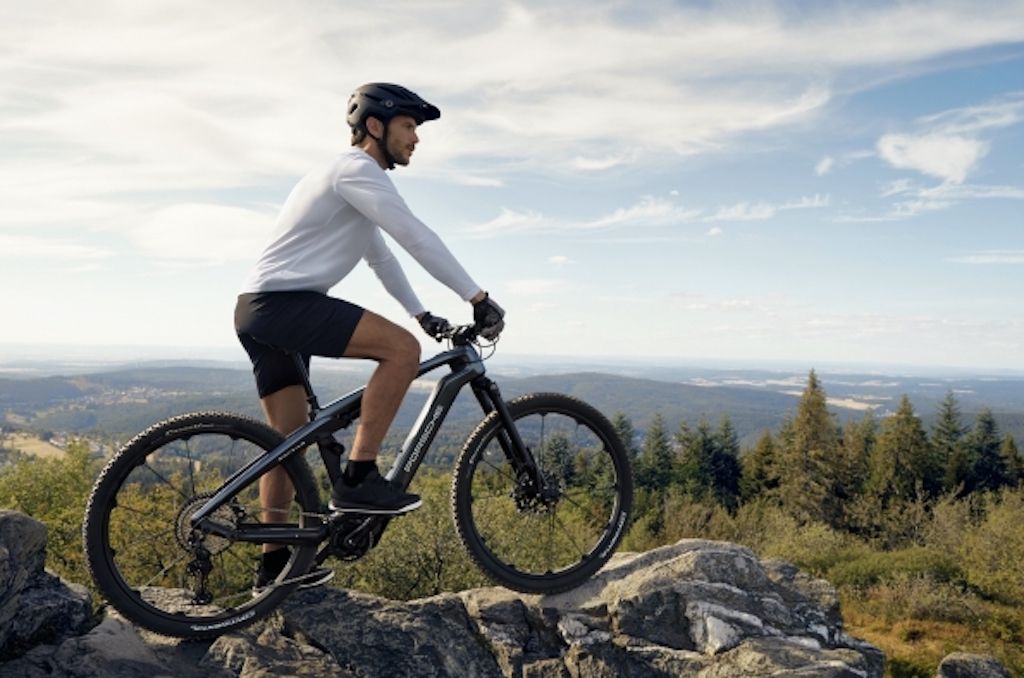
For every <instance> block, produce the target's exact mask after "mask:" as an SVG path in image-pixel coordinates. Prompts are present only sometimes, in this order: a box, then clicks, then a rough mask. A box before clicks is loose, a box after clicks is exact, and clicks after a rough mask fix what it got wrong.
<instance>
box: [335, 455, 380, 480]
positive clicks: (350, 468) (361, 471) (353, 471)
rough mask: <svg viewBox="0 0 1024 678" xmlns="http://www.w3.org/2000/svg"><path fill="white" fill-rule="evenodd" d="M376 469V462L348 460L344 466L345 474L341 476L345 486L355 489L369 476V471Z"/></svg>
mask: <svg viewBox="0 0 1024 678" xmlns="http://www.w3.org/2000/svg"><path fill="white" fill-rule="evenodd" d="M375 468H377V460H376V459H371V460H370V461H352V460H351V459H349V461H348V463H347V464H345V472H344V473H343V474H341V477H342V479H343V480H344V481H345V484H346V485H348V486H349V487H355V486H356V485H358V484H359V483H361V482H363V480H364V479H365V478H366V476H368V475H369V474H370V471H372V470H373V469H375Z"/></svg>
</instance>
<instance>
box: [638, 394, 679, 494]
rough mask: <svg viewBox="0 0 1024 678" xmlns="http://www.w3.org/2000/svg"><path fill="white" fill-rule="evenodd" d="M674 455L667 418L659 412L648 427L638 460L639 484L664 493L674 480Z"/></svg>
mask: <svg viewBox="0 0 1024 678" xmlns="http://www.w3.org/2000/svg"><path fill="white" fill-rule="evenodd" d="M672 456H673V455H672V445H671V443H670V442H669V437H668V433H667V432H666V431H665V420H664V418H663V417H662V416H661V413H660V412H657V413H655V415H654V417H652V418H651V423H650V425H648V427H647V434H646V435H645V436H644V447H643V451H642V452H641V453H640V457H639V459H638V460H637V484H638V485H641V486H642V487H646V488H648V489H650V490H653V491H656V492H662V493H663V492H664V491H665V490H666V489H668V486H669V484H670V483H671V482H672V475H673V466H674V465H673V463H672V462H673V459H672Z"/></svg>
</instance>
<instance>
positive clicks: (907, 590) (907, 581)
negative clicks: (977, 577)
mask: <svg viewBox="0 0 1024 678" xmlns="http://www.w3.org/2000/svg"><path fill="white" fill-rule="evenodd" d="M863 600H864V601H870V602H865V603H864V604H865V606H867V607H870V608H871V609H872V610H873V611H874V613H875V615H876V616H877V617H878V618H880V619H884V620H886V621H888V622H895V621H899V620H902V619H915V620H918V621H937V622H951V623H955V624H970V623H976V622H977V621H978V619H979V618H980V616H981V615H983V610H982V606H981V605H980V601H978V600H977V599H976V598H974V597H973V596H971V595H970V594H968V593H966V592H964V591H963V589H962V588H960V587H958V586H956V585H954V584H951V583H948V582H940V581H936V580H934V579H932V578H931V577H929V576H927V575H921V574H897V575H894V576H893V577H892V578H890V579H889V580H887V581H884V582H881V583H879V584H875V585H874V586H871V587H869V588H867V590H865V591H864V594H863Z"/></svg>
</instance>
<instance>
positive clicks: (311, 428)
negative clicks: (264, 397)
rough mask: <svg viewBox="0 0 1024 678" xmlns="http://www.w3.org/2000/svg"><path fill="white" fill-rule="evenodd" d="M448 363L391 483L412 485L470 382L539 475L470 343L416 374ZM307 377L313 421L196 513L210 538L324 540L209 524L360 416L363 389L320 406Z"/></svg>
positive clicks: (512, 450)
mask: <svg viewBox="0 0 1024 678" xmlns="http://www.w3.org/2000/svg"><path fill="white" fill-rule="evenodd" d="M445 365H447V366H449V367H450V368H451V372H450V373H449V374H445V375H444V376H442V377H441V378H440V379H439V380H438V381H437V383H436V384H435V385H434V390H433V391H432V392H431V394H430V397H428V398H427V401H426V403H424V404H423V408H422V409H421V410H420V413H419V416H418V417H417V419H416V422H415V424H414V425H413V427H412V430H411V431H410V432H409V435H408V436H407V437H406V439H405V442H404V443H403V444H402V450H401V452H400V453H399V455H398V457H397V458H396V459H395V463H394V465H392V467H391V470H389V471H388V473H387V475H386V477H387V478H388V480H391V481H393V482H395V483H397V484H398V485H400V486H401V487H402V488H403V489H405V488H407V487H408V486H409V483H411V482H412V479H413V477H414V476H415V475H416V470H417V469H418V468H419V466H420V464H421V463H422V461H423V457H424V456H425V453H426V450H427V449H428V448H429V447H430V444H431V443H432V442H433V440H434V437H435V435H436V434H437V431H438V429H440V427H441V424H442V423H443V422H444V419H445V417H446V416H447V415H448V412H449V411H450V410H451V407H452V404H453V403H454V402H455V398H456V397H457V396H458V394H459V391H461V390H462V388H463V387H464V386H465V385H466V384H471V385H472V387H473V393H474V394H475V395H476V397H477V401H478V402H479V403H480V406H481V408H482V409H483V411H484V414H485V415H486V414H488V413H490V412H491V411H492V410H493V411H497V412H498V415H499V416H500V417H501V419H502V420H503V421H504V423H505V430H504V433H503V434H502V435H499V440H500V442H501V445H502V447H503V448H504V449H505V452H506V453H507V454H509V455H511V456H513V457H516V458H517V460H519V461H521V462H525V465H526V468H527V469H528V471H530V472H531V473H532V474H535V473H536V466H535V464H534V463H533V460H532V457H531V455H530V453H529V451H528V450H527V449H526V447H525V446H524V444H523V442H522V440H521V439H520V437H519V434H518V431H517V430H516V428H515V426H514V425H513V423H512V417H511V414H509V412H508V408H507V406H506V405H505V402H504V400H502V398H501V394H500V392H499V390H498V387H497V385H496V384H495V383H494V382H493V381H491V380H490V379H487V378H486V377H485V376H484V375H485V373H486V369H485V368H484V363H483V360H482V359H481V358H480V354H479V353H478V352H477V351H476V349H475V348H474V347H472V346H468V345H467V346H456V347H455V348H453V349H451V350H449V351H445V352H444V353H440V354H438V355H436V356H434V357H433V358H430V359H428V360H425V361H423V362H422V363H420V366H419V370H418V372H417V376H418V377H420V376H423V375H424V374H427V373H429V372H432V371H434V370H436V369H438V368H440V367H443V366H445ZM303 376H304V378H305V381H306V383H305V387H306V392H307V395H308V397H309V398H308V399H309V403H310V422H309V423H308V424H306V425H304V426H302V427H301V428H299V429H297V430H295V431H294V432H293V433H292V434H291V435H289V436H288V437H287V438H285V439H284V441H283V442H281V444H280V445H278V446H277V447H275V448H274V449H273V450H270V451H269V452H267V453H266V454H264V455H261V456H260V457H257V458H256V459H254V460H253V461H251V462H250V463H249V464H247V465H246V466H244V467H243V468H241V469H239V470H238V471H237V472H235V474H234V475H232V476H231V477H230V478H228V480H227V481H226V482H225V483H224V484H223V485H221V487H220V488H219V489H218V490H217V491H216V492H215V493H214V494H213V496H212V497H210V499H209V501H207V502H206V503H204V504H203V505H202V506H201V507H200V508H199V509H198V510H197V511H196V512H195V513H193V514H192V517H191V520H190V522H191V526H192V527H193V528H202V529H204V530H206V531H209V532H210V533H212V534H216V535H220V536H223V537H228V538H232V539H236V540H241V541H254V542H261V543H282V544H302V543H310V542H319V541H322V540H323V539H324V538H325V537H326V535H327V526H326V525H319V526H316V527H308V528H304V527H295V526H287V525H281V526H275V525H273V524H259V525H258V527H256V528H253V529H245V528H241V529H236V528H229V527H227V526H224V525H221V524H219V523H218V521H216V520H207V519H208V518H209V517H210V516H211V515H213V513H214V512H215V511H217V509H219V508H220V507H222V506H224V504H226V503H227V502H228V501H229V500H230V499H231V498H232V497H233V496H235V495H236V494H237V493H238V492H239V491H240V490H242V489H243V488H245V487H246V486H248V485H250V484H251V483H253V482H256V481H257V480H258V479H259V477H260V476H262V475H263V474H264V473H266V472H267V471H269V470H270V469H271V468H272V467H273V466H275V465H277V464H280V463H281V462H283V461H284V460H285V459H287V458H288V457H290V456H291V455H293V454H296V453H299V452H301V451H302V450H305V449H306V448H307V447H309V446H311V445H315V444H319V443H322V442H324V441H325V440H326V439H327V438H330V439H331V440H333V434H334V432H335V431H337V430H339V429H342V428H345V427H347V426H349V425H350V424H351V423H352V421H353V420H354V419H355V418H356V417H358V416H359V410H360V406H361V403H362V398H363V391H364V390H365V387H363V388H359V389H356V390H355V391H352V392H351V393H348V394H346V395H344V396H342V397H341V398H338V399H337V400H334V401H333V402H331V403H329V404H327V405H325V406H324V407H323V408H321V407H319V405H318V404H317V402H316V396H315V395H314V394H313V392H312V387H311V386H310V385H309V380H308V377H307V376H306V375H305V374H304V375H303ZM321 454H323V448H322V447H321ZM325 462H326V457H325Z"/></svg>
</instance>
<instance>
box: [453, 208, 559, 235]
mask: <svg viewBox="0 0 1024 678" xmlns="http://www.w3.org/2000/svg"><path fill="white" fill-rule="evenodd" d="M548 226H549V224H548V222H547V221H546V220H545V219H544V217H543V215H541V214H540V213H539V212H534V211H527V212H516V211H515V210H510V209H506V208H504V207H503V208H502V209H501V213H500V214H499V215H498V216H496V217H495V218H493V219H491V220H490V221H488V222H485V223H483V224H476V225H474V226H470V227H469V228H468V229H466V230H467V231H469V232H470V233H471V234H473V235H477V236H480V237H487V236H496V235H508V234H510V233H519V232H522V231H533V230H540V229H544V228H547V227H548Z"/></svg>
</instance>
